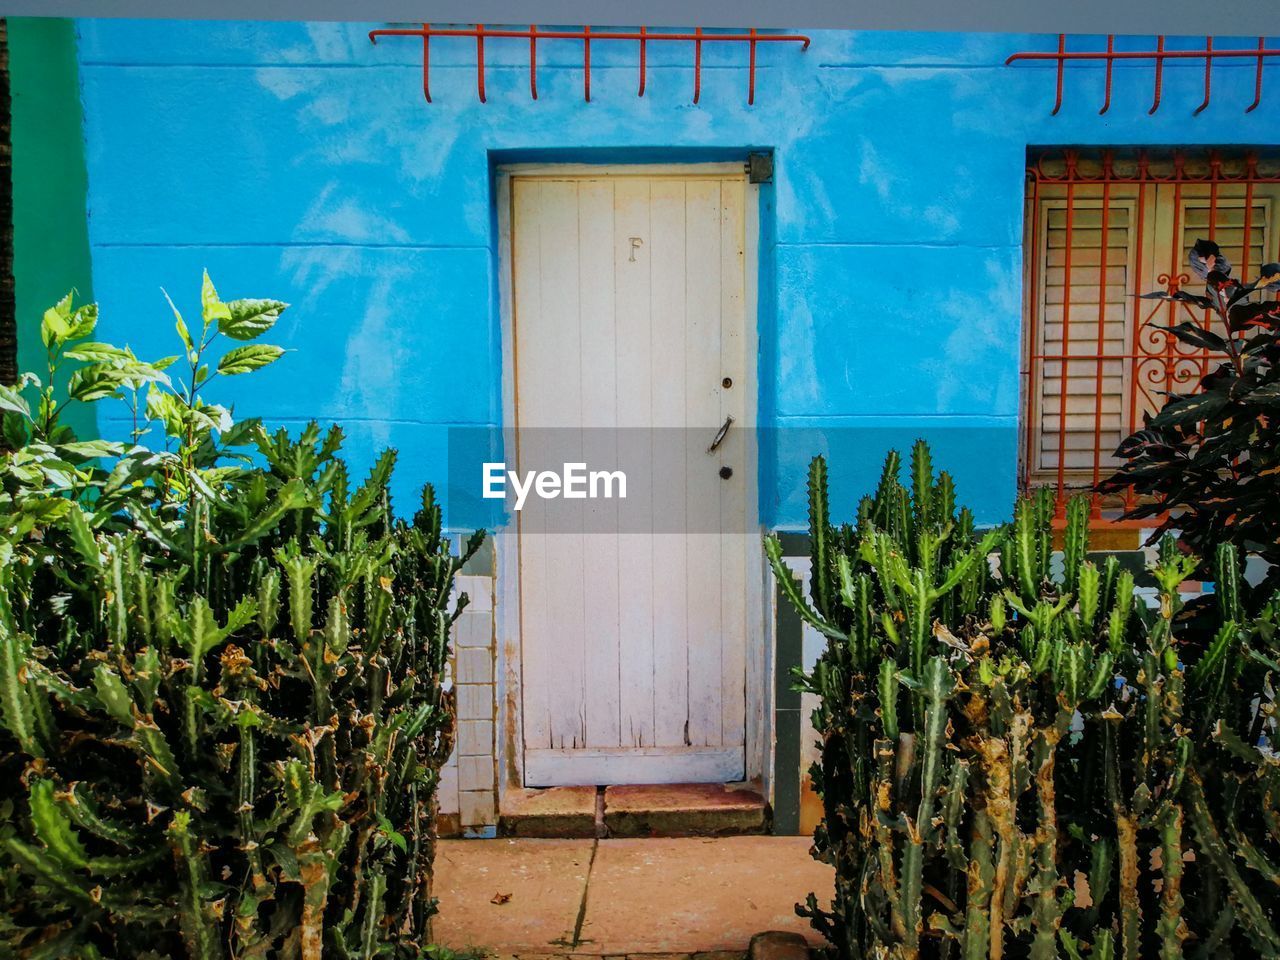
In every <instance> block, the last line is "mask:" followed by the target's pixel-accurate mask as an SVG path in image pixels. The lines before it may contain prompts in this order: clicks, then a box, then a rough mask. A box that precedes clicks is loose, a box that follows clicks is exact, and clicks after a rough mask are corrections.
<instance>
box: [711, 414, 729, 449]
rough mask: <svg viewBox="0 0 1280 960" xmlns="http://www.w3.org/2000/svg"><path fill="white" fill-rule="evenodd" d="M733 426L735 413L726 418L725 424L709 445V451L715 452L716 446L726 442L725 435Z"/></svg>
mask: <svg viewBox="0 0 1280 960" xmlns="http://www.w3.org/2000/svg"><path fill="white" fill-rule="evenodd" d="M732 426H733V415H732V414H730V415H729V416H727V417H725V418H724V426H722V427H721V428H720V429H719V430H718V431H716V435H715V439H714V440H712V441H711V446H709V447H707V453H715V452H716V447H718V446H720V444H722V443H724V438H725V435H726V434H727V433H728V432H729V428H730V427H732Z"/></svg>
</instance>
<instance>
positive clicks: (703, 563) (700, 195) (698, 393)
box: [685, 180, 723, 746]
mask: <svg viewBox="0 0 1280 960" xmlns="http://www.w3.org/2000/svg"><path fill="white" fill-rule="evenodd" d="M685 223H686V227H685V260H686V262H687V264H688V274H687V281H686V284H685V296H686V314H685V331H686V335H685V358H686V359H685V391H686V397H687V403H688V414H687V417H686V422H687V423H688V424H689V428H690V429H689V430H688V437H687V441H686V449H687V450H688V473H687V475H686V481H685V482H686V489H687V497H688V501H687V502H688V510H689V517H690V520H691V522H693V523H700V524H701V525H702V529H703V530H705V529H706V527H707V520H708V519H709V518H718V517H719V515H720V494H721V490H720V488H721V485H722V483H723V481H722V480H721V479H720V476H719V473H718V466H717V463H716V457H715V456H712V455H708V453H707V447H708V446H709V445H710V443H711V440H712V437H713V436H714V435H715V433H716V431H717V430H718V429H719V427H720V426H721V424H722V423H723V417H722V416H721V412H720V394H721V392H722V391H721V387H720V306H721V304H720V300H721V293H720V290H721V283H720V280H721V278H720V267H721V261H720V184H719V181H715V180H711V181H706V180H701V181H690V182H689V183H688V184H687V185H686V187H685ZM688 540H689V554H690V561H689V570H688V577H689V593H688V598H689V602H688V604H687V605H686V611H687V617H688V624H689V627H688V630H689V733H688V742H689V743H690V744H692V745H694V746H717V745H719V743H720V735H721V729H720V727H721V721H722V717H721V703H722V699H723V698H722V696H721V653H722V651H721V644H722V624H721V621H720V601H719V598H720V574H721V569H720V566H721V559H720V537H719V535H718V534H715V533H706V532H704V533H694V534H690V535H689V538H688Z"/></svg>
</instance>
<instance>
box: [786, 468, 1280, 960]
mask: <svg viewBox="0 0 1280 960" xmlns="http://www.w3.org/2000/svg"><path fill="white" fill-rule="evenodd" d="M899 467H900V462H899V458H898V455H897V454H896V453H895V454H891V455H890V456H889V458H888V460H887V461H886V464H885V469H884V474H883V476H882V478H881V481H880V484H879V487H878V489H877V490H876V492H875V495H874V496H873V497H868V498H865V499H864V500H863V501H862V502H861V504H860V505H859V507H858V511H857V520H856V523H855V524H853V525H851V526H850V525H844V526H837V525H835V524H833V523H832V521H831V520H830V519H829V511H828V503H827V492H826V486H827V485H826V466H825V463H824V461H823V460H822V459H821V458H818V459H816V460H814V461H813V465H812V467H811V471H810V483H809V496H810V536H811V543H812V551H813V553H812V561H813V566H812V579H811V582H810V589H809V596H808V597H806V596H805V595H803V594H802V592H801V590H800V587H799V584H798V583H797V582H796V581H795V580H794V579H793V578H792V576H791V574H790V572H789V570H788V569H787V568H786V567H785V565H784V564H783V561H782V551H781V546H780V544H779V542H778V541H777V539H776V538H770V539H769V541H768V543H767V552H768V555H769V558H770V561H771V563H772V565H773V568H774V571H775V574H776V576H777V578H778V582H779V584H780V585H781V587H782V590H783V592H784V594H785V595H786V596H787V598H788V600H789V601H790V603H791V604H792V605H793V606H794V607H795V608H796V610H797V611H798V612H799V614H800V616H801V617H802V618H803V619H804V620H805V621H806V622H807V623H809V624H810V625H811V626H812V627H814V628H815V629H817V630H818V631H820V632H821V633H822V634H824V635H825V637H826V638H827V644H826V649H825V652H824V653H823V655H822V656H821V658H820V659H819V661H818V663H817V665H816V666H815V668H814V670H813V672H812V673H810V674H807V675H806V674H801V675H800V676H799V680H800V683H801V685H802V687H803V688H804V689H806V690H808V691H810V692H812V693H814V694H816V695H817V696H818V697H819V698H820V706H819V707H818V708H817V710H816V711H815V713H814V717H813V719H814V726H815V728H816V730H817V732H818V734H819V736H820V737H821V743H820V747H821V754H820V756H821V759H820V761H819V763H817V764H816V765H815V766H814V768H813V770H812V771H811V776H812V779H813V782H814V784H815V787H816V789H817V791H818V793H819V794H820V796H821V798H822V803H823V811H824V816H823V820H822V823H821V825H820V826H819V827H818V829H817V832H816V835H815V844H814V855H815V856H816V857H818V858H819V859H821V860H823V861H825V862H828V863H831V864H833V865H834V867H835V873H836V881H835V893H834V898H833V900H832V903H831V906H830V907H829V908H823V907H822V906H820V905H819V903H818V900H817V898H816V897H814V896H810V898H809V900H808V904H807V905H806V906H805V907H804V908H802V910H801V913H802V915H807V916H809V917H810V918H811V920H812V923H813V925H814V926H815V928H816V929H818V930H819V931H820V932H821V933H823V934H824V935H825V936H826V937H827V938H828V939H829V940H830V941H831V942H832V944H833V945H834V947H835V949H836V953H837V954H838V955H839V956H840V957H841V958H846V960H852V958H862V957H900V958H917V957H929V958H941V957H948V956H950V957H956V956H959V957H963V958H966V960H968V958H978V957H1002V956H1003V957H1011V958H1022V957H1031V958H1035V960H1047V958H1056V957H1070V958H1076V957H1089V958H1109V957H1113V956H1118V955H1121V953H1120V952H1121V951H1123V956H1124V957H1126V958H1138V957H1140V956H1141V957H1148V956H1149V957H1154V956H1159V957H1161V958H1172V957H1180V956H1182V955H1183V949H1184V945H1185V947H1186V948H1187V949H1188V950H1191V948H1192V947H1194V951H1193V955H1197V956H1206V957H1215V956H1267V957H1276V956H1280V933H1278V932H1277V929H1276V924H1275V917H1276V915H1277V909H1278V908H1280V894H1278V892H1277V879H1278V878H1280V873H1278V871H1277V867H1276V866H1275V865H1276V863H1277V861H1278V859H1280V856H1278V855H1280V810H1278V805H1277V798H1278V797H1280V764H1277V762H1276V757H1277V754H1276V748H1277V746H1278V743H1277V729H1276V721H1275V703H1274V697H1273V694H1272V687H1271V677H1272V675H1273V674H1272V672H1273V671H1275V670H1277V669H1280V664H1277V662H1276V660H1277V647H1278V642H1277V635H1276V623H1277V620H1278V619H1280V599H1272V600H1271V601H1270V602H1269V603H1268V604H1267V605H1265V606H1264V607H1263V609H1262V612H1261V613H1260V614H1259V615H1258V616H1257V617H1254V618H1250V617H1247V616H1246V615H1245V612H1244V610H1243V609H1242V607H1241V605H1240V599H1239V579H1240V576H1239V558H1238V553H1237V550H1236V549H1235V548H1234V547H1232V546H1229V545H1226V546H1222V547H1220V548H1219V549H1218V550H1217V551H1216V552H1215V564H1216V567H1217V572H1216V575H1217V577H1218V580H1219V586H1220V588H1219V591H1218V593H1217V608H1218V615H1217V616H1218V628H1217V631H1216V633H1215V634H1214V636H1213V639H1212V642H1211V643H1210V644H1209V645H1208V647H1207V648H1205V649H1200V650H1196V649H1191V648H1190V647H1189V646H1188V644H1186V643H1185V642H1184V640H1183V638H1182V637H1180V635H1179V632H1178V627H1177V624H1178V616H1179V613H1180V611H1181V607H1182V604H1181V600H1180V598H1179V595H1178V592H1177V591H1178V586H1179V584H1180V583H1181V582H1182V581H1183V580H1184V579H1185V577H1186V576H1187V574H1188V572H1189V571H1190V569H1191V568H1192V566H1193V565H1194V564H1195V560H1194V559H1192V558H1188V557H1185V556H1183V555H1182V554H1181V553H1180V552H1179V551H1178V550H1177V549H1176V547H1175V545H1174V543H1173V542H1172V540H1171V539H1168V538H1166V539H1165V540H1164V542H1163V543H1162V545H1161V549H1160V559H1159V562H1158V563H1157V564H1156V565H1155V566H1154V568H1153V569H1152V571H1151V572H1152V574H1153V575H1154V577H1155V580H1156V582H1157V583H1158V585H1159V587H1158V597H1157V602H1156V603H1155V605H1154V606H1153V607H1149V606H1148V605H1147V604H1146V603H1144V602H1143V601H1142V599H1141V597H1140V596H1138V595H1137V594H1136V593H1135V587H1134V579H1133V576H1132V575H1131V574H1130V573H1129V572H1127V571H1125V570H1122V569H1121V568H1120V564H1119V562H1118V561H1117V559H1116V558H1115V557H1114V556H1112V557H1108V558H1106V559H1105V560H1104V561H1102V562H1097V561H1095V560H1094V559H1090V558H1089V557H1088V555H1087V551H1088V527H1089V525H1088V517H1089V505H1088V503H1087V501H1086V500H1084V499H1079V500H1076V501H1073V502H1072V503H1071V504H1070V506H1069V509H1068V522H1067V527H1066V530H1065V542H1064V545H1063V551H1062V557H1061V563H1060V564H1058V563H1057V562H1056V560H1055V556H1054V552H1053V550H1052V519H1053V500H1052V495H1051V494H1050V493H1048V492H1045V493H1044V494H1042V495H1039V496H1036V497H1034V498H1030V499H1023V500H1020V501H1019V502H1018V503H1017V505H1016V509H1015V513H1014V520H1013V523H1012V524H1011V525H1009V526H1007V527H1001V528H998V529H994V530H989V531H986V532H985V533H980V532H979V531H977V530H975V529H974V523H973V520H972V517H971V516H970V514H969V513H968V512H967V511H965V510H957V508H956V502H955V493H954V488H953V485H952V482H951V480H950V478H949V477H948V476H947V474H945V473H943V474H941V475H940V476H937V477H935V476H934V474H933V470H932V466H931V463H930V458H929V452H928V448H927V447H925V446H924V445H923V444H918V445H917V446H916V448H915V450H914V451H913V454H912V457H911V466H910V476H911V481H910V488H909V489H908V488H906V487H904V486H903V485H902V484H901V483H900V482H899V479H898V474H899ZM1059 567H1060V569H1059ZM1152 881H1158V882H1157V883H1155V884H1153V882H1152ZM1077 891H1081V892H1085V893H1086V894H1087V896H1085V897H1079V898H1077Z"/></svg>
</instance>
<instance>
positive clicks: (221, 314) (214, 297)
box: [200, 270, 231, 328]
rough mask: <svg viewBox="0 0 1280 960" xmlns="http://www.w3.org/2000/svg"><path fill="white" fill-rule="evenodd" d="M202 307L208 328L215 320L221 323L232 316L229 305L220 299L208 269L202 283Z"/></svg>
mask: <svg viewBox="0 0 1280 960" xmlns="http://www.w3.org/2000/svg"><path fill="white" fill-rule="evenodd" d="M200 309H201V311H202V312H203V314H204V325H205V327H206V328H207V327H208V326H209V325H210V324H211V323H214V322H215V321H216V322H219V323H220V322H221V321H223V320H227V319H229V318H230V317H231V311H230V310H229V309H228V308H227V305H226V304H225V303H223V302H222V301H221V300H219V299H218V291H217V290H215V289H214V288H213V281H212V280H210V279H209V271H208V270H206V271H205V272H204V279H203V281H202V282H201V284H200Z"/></svg>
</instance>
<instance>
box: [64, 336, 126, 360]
mask: <svg viewBox="0 0 1280 960" xmlns="http://www.w3.org/2000/svg"><path fill="white" fill-rule="evenodd" d="M66 355H67V356H68V357H70V358H71V359H72V360H83V361H84V362H85V363H111V362H113V361H117V360H132V359H133V354H132V353H130V352H129V351H128V350H122V349H121V348H120V347H117V346H113V345H112V344H110V343H98V342H97V341H95V340H88V341H86V342H85V343H78V344H76V345H75V346H74V347H72V348H71V349H70V350H68V351H67V354H66Z"/></svg>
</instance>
